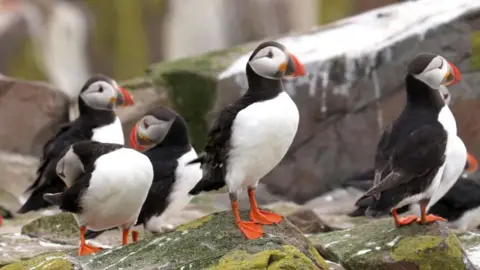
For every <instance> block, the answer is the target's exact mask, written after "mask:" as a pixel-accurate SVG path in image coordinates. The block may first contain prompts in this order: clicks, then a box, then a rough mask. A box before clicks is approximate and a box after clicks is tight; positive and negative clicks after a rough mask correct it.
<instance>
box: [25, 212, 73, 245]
mask: <svg viewBox="0 0 480 270" xmlns="http://www.w3.org/2000/svg"><path fill="white" fill-rule="evenodd" d="M78 230H79V228H78V225H77V221H76V220H75V218H74V217H73V215H72V214H70V213H60V214H56V215H52V216H45V217H40V218H37V219H35V220H33V221H31V222H30V223H28V224H25V225H24V226H23V227H22V231H21V232H22V234H25V235H29V236H34V237H39V236H40V237H44V238H46V239H48V240H50V241H54V242H61V243H67V242H75V243H76V242H77V237H78Z"/></svg>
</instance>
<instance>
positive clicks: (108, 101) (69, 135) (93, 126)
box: [18, 74, 133, 214]
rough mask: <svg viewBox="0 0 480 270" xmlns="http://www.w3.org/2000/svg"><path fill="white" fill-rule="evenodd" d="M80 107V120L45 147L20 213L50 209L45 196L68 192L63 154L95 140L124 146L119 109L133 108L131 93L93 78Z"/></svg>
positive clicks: (82, 93)
mask: <svg viewBox="0 0 480 270" xmlns="http://www.w3.org/2000/svg"><path fill="white" fill-rule="evenodd" d="M78 104H79V109H80V116H79V118H77V119H75V120H74V121H73V122H69V123H66V124H65V125H63V126H62V127H61V128H60V129H59V131H58V132H57V133H56V134H55V136H53V137H52V138H51V139H50V140H49V141H47V142H46V143H45V145H44V146H43V155H42V159H41V161H40V166H39V167H38V169H37V178H36V179H35V181H34V182H33V184H32V185H30V186H29V187H28V188H27V190H26V193H30V195H29V198H28V200H27V201H26V202H25V203H24V204H23V205H22V207H21V208H20V209H19V210H18V213H20V214H23V213H27V212H29V211H35V210H39V209H43V208H46V207H49V206H50V204H49V203H48V202H47V201H45V200H44V199H43V194H45V193H57V192H61V191H63V190H64V189H65V184H64V183H63V181H62V180H61V179H60V178H59V177H58V176H57V174H56V173H55V167H56V164H57V162H58V160H59V159H60V157H59V155H60V154H61V153H62V151H63V150H64V149H66V148H68V147H69V146H70V145H72V144H73V143H75V142H78V141H81V140H93V141H98V142H105V143H117V144H122V145H123V144H124V140H125V139H124V135H123V129H122V123H121V122H120V119H119V118H118V117H117V115H116V114H115V111H114V109H115V108H118V107H124V106H131V105H133V98H132V96H131V95H130V94H129V93H128V91H127V90H125V89H123V88H121V87H119V86H118V85H117V83H116V82H115V81H114V80H112V79H110V78H108V77H106V76H103V75H99V74H97V75H94V76H92V77H90V78H89V79H88V80H87V81H86V82H85V84H84V86H83V87H82V89H81V91H80V94H79V97H78Z"/></svg>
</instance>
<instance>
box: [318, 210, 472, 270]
mask: <svg viewBox="0 0 480 270" xmlns="http://www.w3.org/2000/svg"><path fill="white" fill-rule="evenodd" d="M310 240H311V241H312V242H313V243H314V245H315V246H316V247H317V249H318V250H319V252H320V254H322V255H323V256H324V258H326V259H327V260H331V261H334V262H337V263H340V264H341V265H342V266H343V267H345V269H347V270H350V269H352V270H353V269H355V270H363V269H365V270H367V269H406V270H410V269H412V270H413V269H445V270H447V269H451V270H454V269H472V270H473V269H476V268H475V266H474V264H473V263H472V262H471V261H470V259H469V257H467V252H466V251H465V250H464V249H463V248H462V244H461V242H460V240H459V239H458V237H457V236H456V234H455V233H454V232H453V231H451V230H449V229H448V228H447V227H446V226H445V224H443V223H438V224H437V223H435V224H430V225H428V226H421V225H418V224H412V225H411V226H406V227H402V228H395V227H394V225H393V221H392V219H391V218H385V219H379V220H374V221H371V222H369V223H368V224H365V225H360V226H356V227H354V228H352V229H348V230H342V231H336V232H331V233H325V234H317V235H316V236H312V237H310Z"/></svg>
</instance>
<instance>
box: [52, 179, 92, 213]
mask: <svg viewBox="0 0 480 270" xmlns="http://www.w3.org/2000/svg"><path fill="white" fill-rule="evenodd" d="M91 177H92V174H91V173H84V174H82V175H81V176H80V177H78V178H77V180H75V183H73V185H72V186H70V187H69V188H67V189H66V190H65V191H64V192H63V194H62V195H61V198H60V199H59V201H60V204H59V206H60V209H61V210H62V211H66V212H70V213H76V214H79V213H81V212H82V206H81V198H82V195H83V193H84V192H85V190H87V188H88V187H89V186H90V178H91Z"/></svg>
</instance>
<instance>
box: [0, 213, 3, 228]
mask: <svg viewBox="0 0 480 270" xmlns="http://www.w3.org/2000/svg"><path fill="white" fill-rule="evenodd" d="M2 224H3V216H2V214H0V226H2Z"/></svg>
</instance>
